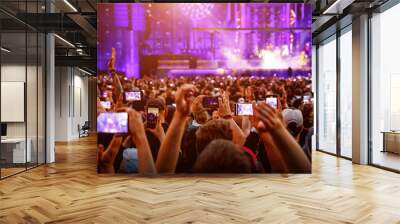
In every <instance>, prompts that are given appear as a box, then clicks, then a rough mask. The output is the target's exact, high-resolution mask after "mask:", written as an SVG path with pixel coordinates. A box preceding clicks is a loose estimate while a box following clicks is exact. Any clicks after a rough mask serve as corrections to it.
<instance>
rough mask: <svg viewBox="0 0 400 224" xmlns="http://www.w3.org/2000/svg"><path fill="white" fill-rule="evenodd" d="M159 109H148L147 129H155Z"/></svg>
mask: <svg viewBox="0 0 400 224" xmlns="http://www.w3.org/2000/svg"><path fill="white" fill-rule="evenodd" d="M158 113H159V109H158V108H157V107H148V108H147V114H146V127H147V128H151V129H154V128H156V125H157V119H158Z"/></svg>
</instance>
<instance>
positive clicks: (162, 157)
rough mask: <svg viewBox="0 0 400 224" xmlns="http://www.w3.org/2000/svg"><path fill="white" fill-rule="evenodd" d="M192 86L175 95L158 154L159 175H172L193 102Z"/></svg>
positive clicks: (185, 87) (183, 87)
mask: <svg viewBox="0 0 400 224" xmlns="http://www.w3.org/2000/svg"><path fill="white" fill-rule="evenodd" d="M193 93H194V86H193V85H187V84H186V85H183V86H182V87H181V88H180V89H179V90H178V92H177V93H176V111H175V113H174V117H173V118H172V121H171V124H170V126H169V127H168V131H167V133H166V136H165V139H164V141H163V142H162V143H161V146H160V150H159V152H158V156H157V161H156V167H157V171H158V172H159V173H174V172H175V168H176V165H177V163H178V158H179V151H180V146H181V142H182V137H183V134H184V132H185V129H186V121H187V119H188V116H189V114H190V107H191V104H192V101H193Z"/></svg>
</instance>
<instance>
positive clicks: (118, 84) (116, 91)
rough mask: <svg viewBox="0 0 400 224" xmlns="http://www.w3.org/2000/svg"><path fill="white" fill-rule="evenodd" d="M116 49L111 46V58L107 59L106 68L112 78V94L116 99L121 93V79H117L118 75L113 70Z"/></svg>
mask: <svg viewBox="0 0 400 224" xmlns="http://www.w3.org/2000/svg"><path fill="white" fill-rule="evenodd" d="M115 55H116V51H115V48H111V58H110V60H109V61H108V64H107V66H108V70H109V71H110V73H111V76H112V79H113V85H114V94H115V96H116V98H117V100H119V99H120V98H121V97H122V93H123V91H124V90H123V88H122V84H121V81H120V80H119V77H118V75H117V73H116V72H115V60H116V56H115Z"/></svg>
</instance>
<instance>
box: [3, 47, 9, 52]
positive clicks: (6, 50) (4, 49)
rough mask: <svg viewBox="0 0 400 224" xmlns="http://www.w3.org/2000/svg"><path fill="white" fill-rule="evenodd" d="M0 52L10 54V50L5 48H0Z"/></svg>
mask: <svg viewBox="0 0 400 224" xmlns="http://www.w3.org/2000/svg"><path fill="white" fill-rule="evenodd" d="M1 51H4V52H6V53H10V52H11V50H9V49H7V48H5V47H1Z"/></svg>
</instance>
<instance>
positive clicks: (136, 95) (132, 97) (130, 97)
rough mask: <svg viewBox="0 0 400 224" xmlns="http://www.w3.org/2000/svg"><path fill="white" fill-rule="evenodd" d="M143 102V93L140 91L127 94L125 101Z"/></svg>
mask: <svg viewBox="0 0 400 224" xmlns="http://www.w3.org/2000/svg"><path fill="white" fill-rule="evenodd" d="M141 100H142V92H140V91H132V92H125V101H127V102H132V101H141Z"/></svg>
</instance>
